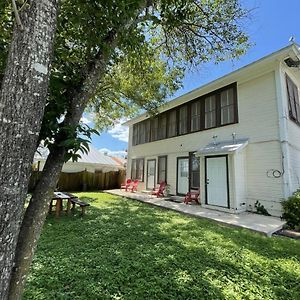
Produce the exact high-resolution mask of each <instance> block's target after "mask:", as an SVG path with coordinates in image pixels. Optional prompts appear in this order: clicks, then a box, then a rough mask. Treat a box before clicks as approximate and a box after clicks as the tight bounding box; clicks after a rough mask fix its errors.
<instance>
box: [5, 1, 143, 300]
mask: <svg viewBox="0 0 300 300" xmlns="http://www.w3.org/2000/svg"><path fill="white" fill-rule="evenodd" d="M141 3H142V4H141V7H140V10H142V9H143V8H145V5H146V4H147V2H145V1H141ZM140 10H139V11H140ZM139 11H138V12H139ZM138 12H137V13H138ZM132 22H134V20H132V19H131V18H129V19H128V20H124V26H125V25H126V26H130V25H131V23H132ZM120 29H121V28H117V30H113V31H111V32H110V33H109V34H108V36H107V38H106V39H105V40H104V41H103V45H101V46H102V47H103V49H106V51H104V52H102V51H101V50H99V52H98V54H97V55H96V58H95V60H93V61H92V62H91V63H90V64H89V65H88V66H87V67H86V69H85V70H83V74H85V76H84V80H83V81H82V84H81V85H80V86H78V87H77V88H76V89H75V90H73V89H71V90H69V91H68V98H69V102H70V106H69V108H68V112H67V114H66V118H65V120H64V122H63V123H64V126H66V127H69V128H75V127H76V126H77V125H78V123H79V121H80V119H81V117H82V114H83V112H84V109H85V107H86V105H87V103H88V100H89V99H90V98H91V97H92V96H93V95H94V93H95V91H96V89H97V85H98V82H99V80H101V77H102V76H104V75H105V70H106V67H107V63H108V61H109V59H110V57H111V54H112V53H113V51H114V50H115V47H116V45H117V43H118V31H119V30H120ZM64 138H65V135H64V132H59V133H58V135H57V136H56V138H55V144H56V145H57V144H58V143H59V142H60V141H62V140H63V139H64ZM65 153H66V148H64V147H53V148H52V149H51V150H50V154H49V156H48V158H47V161H46V164H45V167H44V171H43V173H42V176H41V178H40V181H39V183H38V184H37V186H36V188H35V190H34V192H33V195H32V198H31V200H30V203H29V206H28V208H27V209H26V213H25V215H24V219H23V223H22V226H21V230H20V234H19V239H18V244H17V251H16V257H15V267H14V270H13V273H12V277H11V282H10V291H9V295H10V298H9V299H13V300H18V299H21V296H22V291H23V287H24V284H25V280H26V275H27V273H28V271H29V268H30V264H31V261H32V258H33V254H34V250H35V248H36V245H37V241H38V238H39V236H40V233H41V231H42V227H43V223H44V221H45V219H46V216H47V212H48V206H49V202H50V200H51V197H52V194H53V191H54V189H55V186H56V184H57V181H58V178H59V174H60V171H61V168H62V166H63V163H64V156H65Z"/></svg>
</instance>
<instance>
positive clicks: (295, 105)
mask: <svg viewBox="0 0 300 300" xmlns="http://www.w3.org/2000/svg"><path fill="white" fill-rule="evenodd" d="M286 85H287V93H288V104H289V115H290V118H291V119H292V120H293V121H294V122H295V123H297V124H298V125H300V107H299V94H298V88H297V86H296V84H295V83H294V82H293V81H292V79H291V78H290V77H289V76H288V75H286Z"/></svg>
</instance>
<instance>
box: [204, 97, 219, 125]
mask: <svg viewBox="0 0 300 300" xmlns="http://www.w3.org/2000/svg"><path fill="white" fill-rule="evenodd" d="M216 111H217V110H216V96H215V95H212V96H209V97H207V98H205V128H206V129H207V128H212V127H216Z"/></svg>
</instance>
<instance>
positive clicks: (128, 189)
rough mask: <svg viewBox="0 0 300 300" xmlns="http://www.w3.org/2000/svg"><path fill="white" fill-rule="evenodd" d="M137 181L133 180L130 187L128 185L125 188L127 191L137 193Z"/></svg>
mask: <svg viewBox="0 0 300 300" xmlns="http://www.w3.org/2000/svg"><path fill="white" fill-rule="evenodd" d="M139 182H140V181H139V180H138V179H135V180H134V181H133V184H132V185H130V186H129V187H128V188H127V191H130V192H132V193H133V192H134V191H135V192H136V191H137V187H138V185H139Z"/></svg>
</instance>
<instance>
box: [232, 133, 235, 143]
mask: <svg viewBox="0 0 300 300" xmlns="http://www.w3.org/2000/svg"><path fill="white" fill-rule="evenodd" d="M231 135H232V141H233V143H234V144H235V138H236V133H235V132H233V133H232V134H231Z"/></svg>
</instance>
